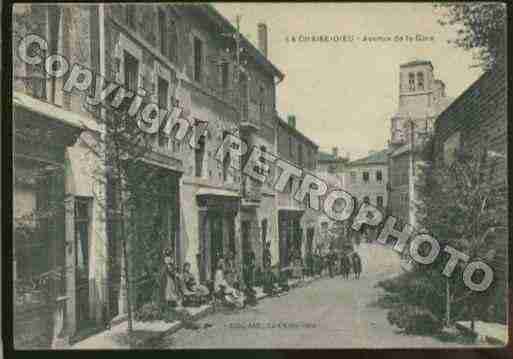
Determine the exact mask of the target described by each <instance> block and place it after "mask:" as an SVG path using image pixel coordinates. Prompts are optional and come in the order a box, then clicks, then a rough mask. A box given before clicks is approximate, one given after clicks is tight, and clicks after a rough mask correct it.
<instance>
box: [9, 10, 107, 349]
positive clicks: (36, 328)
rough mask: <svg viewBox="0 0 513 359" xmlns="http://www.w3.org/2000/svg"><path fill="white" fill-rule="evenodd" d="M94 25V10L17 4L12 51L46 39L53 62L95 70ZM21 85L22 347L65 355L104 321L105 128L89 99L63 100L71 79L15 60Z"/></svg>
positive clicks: (17, 104)
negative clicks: (101, 145)
mask: <svg viewBox="0 0 513 359" xmlns="http://www.w3.org/2000/svg"><path fill="white" fill-rule="evenodd" d="M95 17H97V12H96V10H95V8H94V7H91V6H88V5H75V6H74V7H73V8H71V7H69V6H68V7H66V6H64V7H61V6H49V5H36V4H17V5H15V6H14V8H13V33H14V34H13V48H14V49H16V48H17V47H18V45H19V44H20V41H21V39H23V38H24V37H25V36H26V35H28V34H36V35H38V36H41V37H42V38H44V39H46V40H47V43H48V49H47V51H46V54H48V53H60V54H63V55H64V56H66V58H67V59H69V61H70V62H77V63H81V64H83V65H84V66H88V67H89V68H92V69H95V63H96V61H97V60H98V54H97V52H95V48H94V44H97V43H98V32H97V28H94V25H92V19H94V18H95ZM64 28H65V29H66V30H65V31H63V29H64ZM43 55H45V54H44V53H43ZM43 57H44V56H43ZM13 76H14V82H13V112H14V132H15V133H16V141H15V146H14V163H13V171H14V175H15V178H16V180H15V183H14V199H13V202H14V223H15V235H14V251H15V256H14V263H13V271H14V272H13V273H14V293H15V298H14V308H15V315H14V321H15V325H16V327H15V338H16V345H17V346H18V347H20V348H24V347H32V346H40V345H41V346H43V347H46V346H50V345H52V346H56V345H58V343H57V342H58V338H60V337H63V336H64V337H66V336H69V335H70V334H71V335H73V334H74V333H75V332H76V330H77V326H78V324H79V322H80V321H82V322H89V321H93V322H101V321H102V314H103V304H102V303H103V302H104V301H105V298H106V291H105V286H104V284H105V276H106V263H105V258H106V226H105V221H104V220H103V218H104V217H103V215H102V213H103V210H104V202H103V193H104V188H103V186H102V185H101V180H102V175H101V173H100V174H98V172H97V170H98V165H99V163H101V160H98V159H97V158H96V156H94V155H92V154H91V153H90V151H89V146H88V143H91V142H95V140H96V139H97V138H98V136H101V133H102V128H101V126H99V125H98V123H97V122H96V121H95V118H94V116H93V115H92V114H91V113H90V112H89V111H87V109H86V108H84V106H83V105H82V104H83V100H84V94H82V93H78V92H71V93H64V92H63V91H62V88H63V81H64V80H63V79H62V78H61V79H56V80H55V79H51V78H47V77H46V76H45V72H44V70H43V66H42V64H38V65H30V64H27V63H25V62H24V61H22V59H21V58H20V54H19V53H18V52H15V53H14V56H13ZM38 177H39V179H37V178H38ZM34 179H36V180H35V181H34ZM52 206H53V208H54V209H56V212H53V213H52V212H48V210H49V209H51V208H52ZM45 212H46V213H47V214H48V213H52V214H48V216H49V217H47V216H45ZM27 219H28V223H27V222H26V220H27ZM27 229H28V230H27ZM34 244H37V245H36V246H35V247H34V246H33V245H34ZM30 283H32V284H31V285H29V286H27V284H30ZM48 291H49V293H50V295H49V296H45V293H48ZM25 323H28V327H25V326H24V325H25Z"/></svg>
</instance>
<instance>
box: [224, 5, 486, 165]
mask: <svg viewBox="0 0 513 359" xmlns="http://www.w3.org/2000/svg"><path fill="white" fill-rule="evenodd" d="M214 6H215V7H216V9H217V10H218V11H219V12H220V13H221V14H223V15H224V16H225V17H226V18H227V19H228V20H229V21H231V22H232V23H235V17H236V15H237V14H240V15H242V18H241V22H240V26H241V32H242V33H243V34H244V35H245V36H246V37H247V38H248V39H249V40H250V41H251V42H252V43H253V44H255V45H256V44H257V24H258V23H259V22H265V23H266V24H267V27H268V31H269V35H268V57H269V59H270V60H271V61H272V62H273V63H274V64H275V65H276V66H277V67H278V68H279V69H280V70H281V71H282V72H283V73H285V79H284V81H283V82H281V83H280V84H279V85H278V86H277V104H276V107H277V111H278V113H279V114H280V116H281V117H282V118H283V119H286V118H287V116H288V115H289V114H294V115H295V116H296V122H297V125H296V126H297V128H298V129H299V130H300V131H301V132H303V133H304V134H305V135H307V136H308V137H310V138H311V139H312V140H313V141H314V142H316V143H317V144H319V146H320V148H321V149H322V150H327V151H331V148H332V147H334V146H337V147H338V148H339V153H341V154H344V155H345V154H346V153H348V154H349V155H350V158H351V159H352V160H353V159H357V158H361V157H364V156H366V155H368V153H369V151H371V150H381V149H383V148H385V147H386V144H387V141H388V139H389V127H390V121H389V119H390V116H391V115H392V114H393V113H394V112H396V110H397V106H398V101H399V98H398V91H399V90H398V89H399V85H398V84H399V65H400V64H401V63H404V62H407V61H410V60H413V59H423V60H430V61H431V62H432V64H433V67H434V75H435V78H438V79H440V80H442V81H444V82H445V85H446V92H447V95H448V96H450V97H454V98H455V97H457V96H458V95H459V94H461V93H462V92H463V91H464V90H465V89H466V88H467V87H468V86H469V85H470V84H472V83H473V82H474V81H475V80H477V78H478V77H479V76H480V75H481V74H482V71H481V70H480V69H479V68H470V66H471V65H473V64H474V60H473V58H472V53H470V52H466V51H464V50H462V49H459V48H455V47H453V46H452V45H451V44H449V43H448V40H449V39H454V38H455V37H456V30H457V29H455V28H446V27H442V26H441V25H439V24H438V23H437V19H439V18H440V16H441V14H440V12H439V10H436V9H434V8H433V5H432V4H430V3H318V4H313V3H296V4H294V3H215V4H214ZM417 34H419V35H422V36H424V37H427V38H431V37H433V38H434V39H433V40H426V41H406V37H405V36H411V37H413V39H415V38H416V35H417ZM299 35H303V36H305V35H317V36H318V35H326V36H334V35H339V36H341V35H347V36H352V37H353V41H346V42H343V41H338V42H336V41H330V42H311V41H310V42H304V41H303V42H297V41H296V42H292V41H290V40H291V37H292V36H296V38H297V37H298V36H299ZM364 36H382V37H383V36H389V37H390V38H391V39H392V40H393V39H394V38H395V37H396V36H402V37H403V41H377V42H376V41H373V42H368V41H363V37H364ZM287 40H289V41H287Z"/></svg>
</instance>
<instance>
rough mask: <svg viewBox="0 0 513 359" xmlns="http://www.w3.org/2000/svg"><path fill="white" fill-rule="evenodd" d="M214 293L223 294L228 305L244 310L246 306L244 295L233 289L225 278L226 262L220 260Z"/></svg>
mask: <svg viewBox="0 0 513 359" xmlns="http://www.w3.org/2000/svg"><path fill="white" fill-rule="evenodd" d="M214 278H215V279H214V292H215V293H221V294H222V295H223V299H224V300H225V302H226V303H228V304H231V305H234V306H236V307H239V308H242V307H243V306H244V295H243V294H242V293H241V292H239V291H238V290H236V289H235V288H233V287H231V286H230V285H229V284H228V282H227V281H226V279H225V277H224V261H223V260H222V259H220V260H219V262H218V264H217V269H216V273H215V276H214Z"/></svg>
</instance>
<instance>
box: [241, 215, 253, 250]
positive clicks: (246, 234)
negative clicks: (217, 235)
mask: <svg viewBox="0 0 513 359" xmlns="http://www.w3.org/2000/svg"><path fill="white" fill-rule="evenodd" d="M250 234H251V222H250V221H242V224H241V235H242V253H243V254H244V256H246V255H247V254H248V253H249V252H250V251H251V238H250Z"/></svg>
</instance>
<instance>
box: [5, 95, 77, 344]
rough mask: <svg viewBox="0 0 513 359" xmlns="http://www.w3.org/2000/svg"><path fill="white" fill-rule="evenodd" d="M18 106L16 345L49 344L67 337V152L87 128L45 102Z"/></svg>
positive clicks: (70, 239)
mask: <svg viewBox="0 0 513 359" xmlns="http://www.w3.org/2000/svg"><path fill="white" fill-rule="evenodd" d="M37 102H38V103H39V102H41V101H37ZM13 105H14V111H13V113H14V134H15V135H14V163H13V172H14V193H13V212H14V213H13V219H14V223H13V229H14V233H13V277H14V278H13V294H14V298H13V301H14V313H13V314H14V315H13V320H14V341H15V343H14V344H15V347H16V348H20V349H26V348H50V347H55V346H58V344H57V343H58V342H59V341H61V342H62V341H64V338H65V337H66V336H67V328H66V322H67V318H68V313H67V311H66V305H67V302H68V301H69V300H70V299H71V298H70V297H69V293H68V292H67V285H66V283H67V278H68V277H70V276H73V275H74V271H73V268H72V267H69V266H68V265H67V256H68V254H69V247H70V243H72V242H73V240H74V238H73V237H74V236H73V231H72V230H71V231H70V230H69V226H70V224H72V223H73V216H74V214H73V211H66V208H65V203H66V190H65V176H66V172H65V153H66V148H67V147H68V146H72V145H73V144H74V143H75V142H76V140H77V138H78V136H79V135H80V133H81V132H82V130H83V128H82V127H81V126H79V125H74V124H72V123H71V122H66V121H63V120H62V119H60V118H54V117H52V116H51V112H50V113H49V112H45V111H43V110H44V108H45V106H46V107H49V106H50V105H48V104H43V103H42V102H41V104H39V105H41V106H42V107H41V108H39V107H33V106H32V105H33V103H32V102H31V103H26V102H23V101H22V100H19V99H17V98H15V99H14V101H13ZM42 109H43V110H42Z"/></svg>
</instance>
